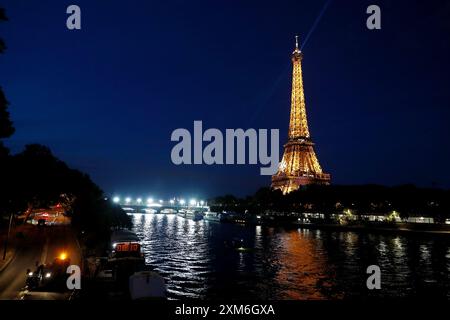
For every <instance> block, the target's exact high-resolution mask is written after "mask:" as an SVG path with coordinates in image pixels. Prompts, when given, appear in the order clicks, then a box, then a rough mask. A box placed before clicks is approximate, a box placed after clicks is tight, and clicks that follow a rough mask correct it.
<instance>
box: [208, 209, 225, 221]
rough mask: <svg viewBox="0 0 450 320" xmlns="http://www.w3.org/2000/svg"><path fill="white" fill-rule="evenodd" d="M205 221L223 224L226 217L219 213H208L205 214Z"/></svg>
mask: <svg viewBox="0 0 450 320" xmlns="http://www.w3.org/2000/svg"><path fill="white" fill-rule="evenodd" d="M203 219H205V220H206V221H212V222H221V221H223V219H224V217H223V215H222V214H221V213H219V212H211V211H207V212H205V213H204V215H203Z"/></svg>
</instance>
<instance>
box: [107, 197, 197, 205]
mask: <svg viewBox="0 0 450 320" xmlns="http://www.w3.org/2000/svg"><path fill="white" fill-rule="evenodd" d="M124 200H125V203H126V204H131V203H132V202H133V199H132V198H130V197H128V198H125V199H124ZM120 201H121V199H120V197H114V198H113V202H114V203H120ZM143 202H144V201H143V200H142V198H137V199H136V202H135V203H137V204H138V205H141V204H143ZM169 203H170V204H171V205H175V204H176V203H178V204H180V205H182V206H184V205H186V200H184V199H178V200H175V199H170V200H169ZM147 204H148V205H152V204H161V205H162V204H164V201H163V200H159V201H158V202H154V201H153V199H152V198H148V199H147ZM205 204H206V203H205V201H203V200H200V201H197V200H196V199H191V200H189V205H191V206H202V207H203V206H204V205H205Z"/></svg>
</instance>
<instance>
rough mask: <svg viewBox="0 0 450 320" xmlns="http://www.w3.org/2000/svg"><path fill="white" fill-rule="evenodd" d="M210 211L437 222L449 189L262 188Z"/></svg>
mask: <svg viewBox="0 0 450 320" xmlns="http://www.w3.org/2000/svg"><path fill="white" fill-rule="evenodd" d="M208 203H209V205H210V206H211V210H216V211H222V210H227V211H236V212H245V211H248V212H250V213H255V214H256V213H263V212H265V211H281V212H299V213H301V212H320V213H324V214H325V215H330V214H333V213H341V212H343V211H344V210H347V209H350V210H351V211H352V213H354V214H367V213H379V214H389V213H391V212H392V211H394V210H395V211H397V212H398V213H399V214H400V216H401V217H409V216H429V217H433V218H435V220H436V221H437V222H443V221H445V219H446V218H447V219H448V218H450V190H443V189H435V188H418V187H415V186H414V185H403V186H396V187H386V186H379V185H357V186H339V185H330V186H323V185H310V186H306V187H303V188H301V189H299V190H296V191H293V192H291V193H289V194H286V195H283V194H282V193H281V191H280V190H271V189H270V188H262V189H260V190H258V191H257V192H256V193H255V195H253V196H249V197H246V198H243V199H239V198H236V197H234V196H232V195H226V196H223V197H217V198H214V199H211V200H209V202H208Z"/></svg>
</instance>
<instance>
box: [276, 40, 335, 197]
mask: <svg viewBox="0 0 450 320" xmlns="http://www.w3.org/2000/svg"><path fill="white" fill-rule="evenodd" d="M302 58H303V54H302V52H301V51H300V49H299V48H298V37H297V36H296V37H295V49H294V52H292V65H293V66H292V69H293V70H292V94H291V117H290V121H289V136H288V142H287V143H286V144H285V145H284V154H283V159H282V160H281V162H280V165H279V167H278V172H277V173H276V174H275V175H273V176H272V188H274V189H280V190H281V191H282V192H283V193H289V192H291V191H293V190H295V189H298V188H299V187H300V186H302V185H307V184H313V183H315V184H329V183H330V180H331V177H330V175H329V174H328V173H323V172H322V168H321V167H320V164H319V160H317V156H316V153H315V152H314V143H313V142H312V140H311V136H310V134H309V129H308V120H307V118H306V107H305V94H304V92H303V79H302Z"/></svg>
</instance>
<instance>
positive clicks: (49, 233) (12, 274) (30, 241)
mask: <svg viewBox="0 0 450 320" xmlns="http://www.w3.org/2000/svg"><path fill="white" fill-rule="evenodd" d="M17 232H22V233H23V235H24V238H23V239H20V240H18V239H16V241H17V250H16V254H15V257H14V258H13V260H12V261H11V263H10V264H9V265H8V267H7V268H6V269H5V270H3V271H2V272H1V273H0V300H15V299H21V298H22V297H23V292H22V289H23V287H24V286H25V280H26V271H27V269H31V270H34V269H35V268H36V262H37V263H44V264H46V263H51V262H53V260H54V258H55V257H57V256H58V255H59V254H61V252H65V253H67V256H68V257H69V258H70V263H71V264H78V265H80V261H81V256H80V250H79V247H78V244H77V242H76V238H75V236H74V233H73V232H72V230H71V229H70V227H67V226H49V227H37V226H32V225H24V226H19V227H18V228H17V230H15V231H14V232H12V233H11V234H12V235H13V236H14V235H15V234H16V233H17ZM41 296H42V298H43V299H50V300H53V299H55V296H54V295H52V294H50V293H46V294H43V295H41ZM38 299H39V297H38ZM56 299H57V297H56Z"/></svg>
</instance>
